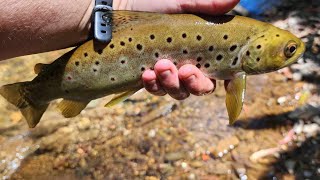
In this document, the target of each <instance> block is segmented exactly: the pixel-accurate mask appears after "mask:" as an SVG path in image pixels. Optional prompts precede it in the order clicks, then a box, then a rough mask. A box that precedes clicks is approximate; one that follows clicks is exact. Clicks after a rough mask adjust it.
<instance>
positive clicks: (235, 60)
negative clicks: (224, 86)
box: [232, 57, 239, 66]
mask: <svg viewBox="0 0 320 180" xmlns="http://www.w3.org/2000/svg"><path fill="white" fill-rule="evenodd" d="M238 59H239V58H238V57H235V58H234V59H233V61H232V65H233V66H234V65H236V64H237V62H238Z"/></svg>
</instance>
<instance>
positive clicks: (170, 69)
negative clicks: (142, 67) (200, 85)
mask: <svg viewBox="0 0 320 180" xmlns="http://www.w3.org/2000/svg"><path fill="white" fill-rule="evenodd" d="M154 71H155V73H156V75H157V77H158V79H159V82H160V84H161V86H162V88H163V89H164V90H165V91H166V92H167V93H168V94H169V95H170V96H171V97H173V98H174V99H177V100H182V99H185V98H187V97H189V95H190V93H189V92H187V91H186V90H185V88H184V87H183V86H182V84H181V83H180V81H179V78H178V70H177V68H176V66H175V65H174V64H173V63H172V62H171V61H170V60H167V59H163V60H160V61H158V62H157V63H156V64H155V66H154Z"/></svg>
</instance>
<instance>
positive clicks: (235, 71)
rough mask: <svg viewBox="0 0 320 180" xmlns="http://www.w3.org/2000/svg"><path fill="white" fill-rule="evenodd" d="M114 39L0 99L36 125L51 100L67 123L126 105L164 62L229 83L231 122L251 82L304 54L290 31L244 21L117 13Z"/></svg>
mask: <svg viewBox="0 0 320 180" xmlns="http://www.w3.org/2000/svg"><path fill="white" fill-rule="evenodd" d="M107 15H108V16H112V23H111V24H112V36H113V38H112V40H111V41H110V42H109V43H99V42H96V41H95V40H93V39H92V40H88V41H87V42H85V43H83V44H81V45H79V46H78V47H75V48H74V49H72V50H71V51H69V52H67V53H66V54H64V55H62V56H61V57H60V58H58V59H56V60H55V61H53V62H52V63H51V64H37V65H36V66H35V73H36V74H37V76H36V77H35V78H34V79H33V80H31V81H27V82H19V83H14V84H9V85H4V86H2V87H1V88H0V94H1V95H2V96H3V97H4V98H5V99H7V101H8V102H10V103H11V104H13V105H15V106H16V107H17V108H19V109H20V111H21V113H22V115H23V116H24V118H25V119H26V121H27V123H28V125H29V127H30V128H33V127H35V126H36V125H37V124H38V123H39V121H40V119H41V117H42V115H43V114H44V112H45V111H46V109H47V107H48V105H49V104H50V102H51V101H53V100H56V99H60V98H62V99H63V100H62V101H61V102H60V103H59V104H58V109H59V110H60V111H61V113H62V115H63V116H64V117H66V118H72V117H75V116H77V115H78V114H80V112H81V111H82V110H83V109H85V108H86V106H87V104H88V103H89V102H90V101H92V100H94V99H98V98H102V97H105V96H112V97H113V98H112V100H111V101H110V102H107V104H106V106H107V107H110V106H112V105H114V104H117V103H119V102H122V101H124V100H125V99H127V98H128V97H129V96H131V95H132V94H134V93H135V92H137V91H138V90H140V89H142V88H143V83H142V80H141V76H142V73H143V72H144V71H145V70H147V69H152V68H153V66H154V65H155V63H156V62H157V61H158V60H160V59H164V58H165V59H169V60H171V61H172V62H173V63H174V64H175V65H176V66H177V67H178V68H179V67H181V66H182V65H185V64H193V65H195V66H196V67H198V68H199V69H200V70H201V71H202V72H203V73H204V75H205V76H206V77H208V78H210V79H216V80H224V81H225V89H226V108H227V111H228V115H229V123H230V124H233V123H234V122H235V121H236V119H237V117H238V116H239V114H240V112H241V110H242V106H243V101H244V97H245V89H246V76H247V75H256V74H262V73H268V72H272V71H276V70H278V69H281V68H283V67H286V66H289V65H291V64H293V63H295V62H296V61H297V59H298V58H299V57H301V56H302V55H303V53H304V51H305V45H304V43H303V42H302V41H301V40H300V39H299V38H297V37H296V36H295V35H293V34H292V33H290V32H289V31H286V30H282V29H279V28H277V27H275V26H273V25H271V24H268V23H265V22H261V21H258V20H255V19H251V18H248V17H242V16H232V15H222V16H208V15H202V14H161V13H152V12H134V11H112V12H111V13H108V14H107Z"/></svg>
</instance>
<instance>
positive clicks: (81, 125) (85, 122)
mask: <svg viewBox="0 0 320 180" xmlns="http://www.w3.org/2000/svg"><path fill="white" fill-rule="evenodd" d="M90 124H91V122H90V120H89V119H88V118H82V119H81V120H80V121H79V122H78V123H77V127H78V129H79V130H80V131H82V130H87V129H89V127H90Z"/></svg>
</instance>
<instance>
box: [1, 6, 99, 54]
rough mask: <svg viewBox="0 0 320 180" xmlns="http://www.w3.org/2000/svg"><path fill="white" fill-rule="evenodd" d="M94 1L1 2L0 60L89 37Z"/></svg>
mask: <svg viewBox="0 0 320 180" xmlns="http://www.w3.org/2000/svg"><path fill="white" fill-rule="evenodd" d="M93 3H94V1H93V0H74V1H66V0H54V1H52V0H36V1H33V0H24V1H20V0H11V1H6V0H0V7H1V11H0V40H1V43H0V60H3V59H7V58H11V57H15V56H20V55H26V54H33V53H39V52H45V51H51V50H55V49H61V48H65V47H70V46H72V45H75V44H77V43H79V42H81V41H85V40H86V39H87V38H88V35H89V31H90V17H91V13H92V8H93Z"/></svg>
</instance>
